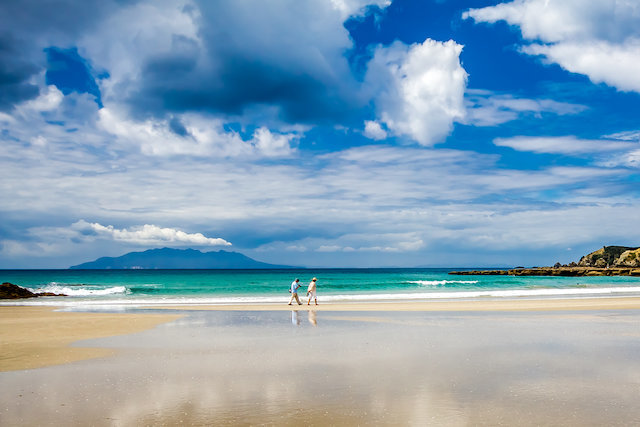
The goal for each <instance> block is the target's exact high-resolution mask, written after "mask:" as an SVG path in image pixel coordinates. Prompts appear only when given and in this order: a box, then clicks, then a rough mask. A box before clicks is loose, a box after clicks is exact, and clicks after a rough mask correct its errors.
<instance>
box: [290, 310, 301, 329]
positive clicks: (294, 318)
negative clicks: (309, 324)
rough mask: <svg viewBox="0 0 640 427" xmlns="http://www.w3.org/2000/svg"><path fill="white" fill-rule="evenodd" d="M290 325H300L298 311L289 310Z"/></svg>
mask: <svg viewBox="0 0 640 427" xmlns="http://www.w3.org/2000/svg"><path fill="white" fill-rule="evenodd" d="M291 323H292V324H294V325H296V326H299V325H300V317H299V316H298V310H291Z"/></svg>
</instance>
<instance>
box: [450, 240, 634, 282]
mask: <svg viewBox="0 0 640 427" xmlns="http://www.w3.org/2000/svg"><path fill="white" fill-rule="evenodd" d="M449 274H462V275H492V276H567V277H580V276H640V248H636V247H628V246H603V247H602V248H600V249H598V250H597V251H594V252H591V253H590V254H588V255H585V256H583V257H582V258H580V261H579V262H578V263H575V262H572V263H571V264H569V265H561V264H560V263H556V265H555V266H553V267H533V268H522V267H517V268H513V269H506V270H471V271H452V272H450V273H449Z"/></svg>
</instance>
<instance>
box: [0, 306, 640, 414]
mask: <svg viewBox="0 0 640 427" xmlns="http://www.w3.org/2000/svg"><path fill="white" fill-rule="evenodd" d="M311 313H312V312H309V314H308V323H307V322H304V323H303V322H300V317H299V314H298V312H297V311H293V312H292V313H291V318H288V316H286V315H284V316H283V313H282V312H252V313H237V312H236V313H231V312H195V313H192V314H189V315H188V317H186V318H183V319H181V320H180V321H176V322H172V323H169V324H165V325H162V326H160V327H158V328H156V329H154V330H151V331H146V332H143V333H140V334H135V335H129V336H122V337H114V338H109V339H101V340H92V344H96V343H101V344H102V345H105V346H107V347H109V348H115V349H118V350H119V355H118V356H115V357H113V358H110V359H104V360H98V361H85V362H80V363H75V364H70V365H65V366H58V367H50V368H43V369H37V370H31V371H16V372H6V373H2V374H0V383H1V384H2V389H3V393H2V394H1V395H0V409H2V412H1V415H0V416H1V417H2V418H1V420H2V424H3V425H38V424H43V423H46V424H49V425H151V424H165V425H174V424H180V423H183V424H190V425H194V424H195V425H234V424H277V425H299V424H310V425H314V424H315V425H326V424H334V425H354V424H362V425H364V424H378V425H380V424H382V425H385V424H387V425H406V424H418V425H447V426H457V425H469V424H481V425H482V424H485V425H496V424H502V425H540V424H543V425H554V424H555V425H559V424H561V425H633V424H636V425H637V424H638V422H640V407H639V406H638V405H637V402H638V400H639V399H640V363H639V362H640V342H638V340H637V339H636V335H635V334H636V333H637V325H638V324H639V321H640V312H638V311H626V312H624V313H622V312H620V313H618V312H612V311H609V312H594V313H593V314H591V315H588V316H580V317H575V318H574V317H569V316H568V317H558V316H547V315H545V314H542V313H517V314H486V313H485V314H481V315H480V314H459V313H458V314H446V313H445V314H442V313H441V314H434V313H393V312H391V313H370V314H369V313H360V314H359V315H358V317H359V318H360V320H356V318H355V317H351V318H349V320H340V319H332V318H330V316H329V315H328V313H326V317H324V316H323V314H325V313H315V312H313V314H311ZM317 317H320V319H318V318H317ZM368 317H370V318H373V319H376V321H369V320H368V319H367V318H368ZM385 319H388V320H389V321H388V322H385ZM289 322H291V323H289ZM319 322H320V323H321V324H322V327H321V328H315V327H314V326H316V325H317V324H318V323H319ZM291 324H294V325H296V327H300V328H301V330H304V332H305V333H296V334H295V339H290V337H291V332H292V328H291ZM296 329H297V328H296ZM309 367H313V370H314V374H315V375H311V376H308V375H305V373H308V372H309ZM88 402H89V404H88Z"/></svg>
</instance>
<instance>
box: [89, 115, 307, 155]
mask: <svg viewBox="0 0 640 427" xmlns="http://www.w3.org/2000/svg"><path fill="white" fill-rule="evenodd" d="M98 117H99V119H98V122H97V124H98V126H99V127H100V128H101V129H102V130H103V131H104V132H106V133H108V134H111V135H113V136H115V137H117V138H118V140H120V143H121V144H123V145H124V144H130V145H134V146H138V147H139V148H140V151H141V152H142V153H143V154H146V155H151V156H172V155H191V156H201V157H207V156H216V157H235V156H264V157H288V156H290V155H292V153H293V152H294V151H295V149H294V147H292V143H293V141H295V140H296V139H297V138H298V135H297V133H295V132H290V133H277V132H276V133H274V132H271V131H270V130H269V129H267V128H265V127H260V128H258V129H256V131H255V132H254V133H253V136H252V138H250V139H248V140H244V139H243V138H242V137H241V136H240V134H239V133H238V132H235V131H231V130H230V131H227V130H225V129H224V122H223V121H222V120H220V119H207V118H203V117H201V116H200V115H197V114H187V115H183V116H182V117H181V119H180V120H177V119H176V117H173V118H172V119H169V120H165V119H154V118H149V119H147V120H144V121H135V120H130V119H127V118H125V117H123V115H122V114H121V113H119V112H118V111H114V110H112V109H110V108H102V109H101V110H100V111H99V113H98ZM176 130H178V131H176Z"/></svg>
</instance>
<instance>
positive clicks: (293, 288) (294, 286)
mask: <svg viewBox="0 0 640 427" xmlns="http://www.w3.org/2000/svg"><path fill="white" fill-rule="evenodd" d="M299 282H300V280H298V279H296V280H294V281H293V282H292V283H291V289H289V292H291V298H289V305H291V303H292V302H293V299H294V298H295V299H296V301H297V302H298V305H302V303H301V302H300V298H298V288H299V287H300V283H299Z"/></svg>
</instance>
